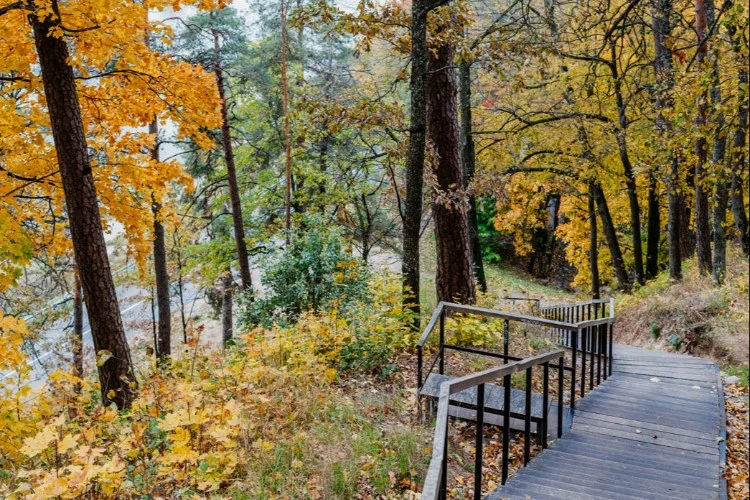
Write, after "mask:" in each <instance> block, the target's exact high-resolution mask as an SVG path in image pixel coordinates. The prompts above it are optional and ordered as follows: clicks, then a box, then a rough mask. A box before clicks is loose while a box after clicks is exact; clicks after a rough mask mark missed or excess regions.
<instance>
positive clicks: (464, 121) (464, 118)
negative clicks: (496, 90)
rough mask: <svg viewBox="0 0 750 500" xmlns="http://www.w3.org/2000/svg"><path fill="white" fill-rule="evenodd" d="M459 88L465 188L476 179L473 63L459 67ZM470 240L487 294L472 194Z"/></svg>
mask: <svg viewBox="0 0 750 500" xmlns="http://www.w3.org/2000/svg"><path fill="white" fill-rule="evenodd" d="M458 82H459V83H458V86H459V90H460V99H459V105H460V107H461V160H462V162H463V175H464V188H468V186H469V183H470V182H471V180H472V179H473V178H474V169H475V167H474V163H475V152H474V137H473V136H472V135H471V132H472V123H471V119H472V118H471V62H470V61H466V60H464V61H461V64H460V65H459V67H458ZM468 216H469V238H470V242H471V258H472V262H473V264H474V274H475V275H476V278H477V284H478V285H479V289H480V290H481V291H482V292H483V293H486V292H487V278H486V277H485V274H484V261H483V260H482V245H481V242H480V240H479V222H478V220H477V200H476V198H475V197H474V195H473V194H472V195H471V196H470V198H469V213H468Z"/></svg>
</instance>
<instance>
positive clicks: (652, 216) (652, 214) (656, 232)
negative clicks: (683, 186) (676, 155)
mask: <svg viewBox="0 0 750 500" xmlns="http://www.w3.org/2000/svg"><path fill="white" fill-rule="evenodd" d="M657 187H658V185H657V180H656V176H655V175H654V174H653V173H652V174H649V177H648V235H647V236H648V240H647V246H646V278H648V279H653V278H655V277H656V275H657V274H659V242H660V240H661V214H660V213H659V194H658V193H657Z"/></svg>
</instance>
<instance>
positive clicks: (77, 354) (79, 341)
mask: <svg viewBox="0 0 750 500" xmlns="http://www.w3.org/2000/svg"><path fill="white" fill-rule="evenodd" d="M72 344H73V349H72V350H73V375H74V376H76V377H78V378H83V291H82V290H81V278H80V276H79V274H78V266H73V342H72ZM77 389H78V390H80V386H79V387H77Z"/></svg>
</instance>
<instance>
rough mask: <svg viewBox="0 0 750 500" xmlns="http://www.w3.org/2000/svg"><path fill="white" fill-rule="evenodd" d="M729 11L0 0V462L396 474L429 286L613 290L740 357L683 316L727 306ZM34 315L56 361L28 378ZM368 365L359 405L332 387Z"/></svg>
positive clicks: (58, 483)
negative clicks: (202, 314)
mask: <svg viewBox="0 0 750 500" xmlns="http://www.w3.org/2000/svg"><path fill="white" fill-rule="evenodd" d="M747 16H748V4H747V1H746V0H744V1H743V0H739V1H734V0H724V1H723V2H722V3H721V4H716V3H715V2H714V1H713V0H695V1H694V2H684V1H679V0H628V1H616V2H610V1H604V0H578V1H575V2H569V1H558V0H501V1H494V0H493V1H481V2H480V1H466V0H454V1H452V2H449V1H446V0H413V1H412V2H411V3H401V2H372V1H364V0H363V1H361V2H357V3H353V4H351V5H350V4H344V3H337V2H327V1H325V0H321V1H306V0H298V1H297V2H289V1H288V0H280V1H275V0H268V1H266V0H258V1H251V2H247V3H240V4H237V5H234V6H233V5H229V4H226V3H225V2H223V1H210V0H202V1H200V2H194V1H190V0H186V1H180V0H175V1H172V2H166V1H163V0H152V1H148V2H147V1H145V0H144V1H143V2H138V1H132V0H40V1H33V0H29V1H24V0H19V1H10V0H0V234H2V235H3V237H2V238H0V351H2V352H3V353H4V357H3V359H2V360H0V370H2V376H3V378H2V382H1V383H0V403H2V407H1V408H0V423H2V426H3V429H4V431H3V433H2V434H0V495H2V496H9V495H16V496H19V497H21V496H24V495H35V496H39V497H45V496H76V495H83V494H93V495H97V494H101V495H121V496H128V495H139V494H147V493H148V492H151V491H155V489H159V490H160V491H163V492H164V493H163V494H164V495H167V496H171V495H176V494H184V495H188V496H189V495H192V494H196V495H203V494H207V492H211V491H229V492H230V493H231V492H235V493H236V492H240V491H251V492H252V493H251V496H253V495H257V496H263V495H264V494H265V495H273V494H277V493H279V492H281V491H293V492H295V494H298V495H299V496H306V495H309V496H312V497H315V496H316V494H317V495H322V496H324V497H327V496H330V494H332V493H331V492H333V493H335V495H337V496H341V497H350V496H351V495H352V494H354V492H356V491H359V490H360V488H365V490H366V491H368V492H371V493H372V494H373V495H375V494H391V493H393V492H394V491H395V492H399V493H400V494H404V495H406V494H407V493H405V492H409V491H412V490H413V491H418V484H419V481H420V477H421V474H422V472H423V469H424V463H423V462H424V457H423V455H424V453H423V451H424V447H423V442H424V429H415V428H414V427H413V426H411V424H410V422H411V417H410V411H411V409H413V401H412V402H410V399H409V398H410V396H409V395H408V391H406V390H405V387H406V386H407V385H408V384H407V382H406V380H408V377H410V376H412V375H413V374H411V373H410V370H413V367H410V364H409V361H408V360H409V353H410V352H411V349H412V348H413V345H414V342H415V340H416V338H417V337H418V336H419V328H420V325H424V323H425V321H426V318H429V316H428V313H430V312H431V309H432V307H433V306H434V304H436V303H437V302H438V301H451V302H461V303H477V304H480V305H484V306H488V307H498V304H500V303H501V302H502V298H503V297H504V296H507V295H508V294H509V293H512V292H518V291H522V292H524V293H526V294H527V295H532V296H534V295H536V296H540V297H541V298H548V299H557V298H562V297H572V296H574V295H577V296H579V297H582V296H588V297H597V298H598V297H600V296H607V295H616V296H617V297H618V301H621V303H623V304H627V305H629V307H632V310H633V311H635V312H633V313H632V314H631V315H630V316H629V317H628V316H625V319H624V320H623V321H624V323H623V325H626V326H628V327H632V328H631V330H632V331H629V332H628V333H626V335H630V334H632V335H634V336H638V334H637V333H635V332H636V331H637V332H640V331H641V329H645V328H649V329H650V335H651V336H652V340H653V341H654V342H656V343H662V344H665V343H666V346H664V347H667V348H672V349H675V350H680V349H682V350H685V349H691V350H692V351H691V352H697V353H703V354H711V355H714V356H715V357H718V358H720V359H725V358H728V359H730V360H731V361H732V363H740V365H742V363H743V361H744V365H745V368H741V367H740V368H737V369H739V370H740V372H742V370H743V369H744V373H745V375H744V377H745V379H746V373H747V368H746V360H743V359H742V356H737V355H736V354H735V355H733V353H732V351H736V352H741V353H746V351H747V346H746V344H744V345H743V344H741V343H740V344H738V345H739V347H736V346H733V344H732V342H734V341H731V342H729V343H725V344H722V345H723V346H724V347H722V349H724V350H723V351H721V352H719V350H717V349H714V346H713V345H709V343H708V342H706V341H705V340H706V337H705V332H706V327H705V324H708V323H710V321H713V320H711V319H709V320H706V318H712V317H713V316H720V317H722V318H723V317H725V316H726V317H727V318H730V319H728V320H727V321H728V323H727V324H726V325H723V326H721V327H720V329H723V330H722V331H725V332H730V333H732V332H733V333H736V332H737V331H739V332H740V333H742V332H746V331H747V325H746V323H747V321H746V320H747V315H746V312H744V313H743V312H741V309H742V308H743V305H746V304H747V294H748V288H747V283H746V281H747V271H746V268H747V259H748V252H749V251H750V235H749V234H750V233H749V232H748V205H749V203H748V177H749V175H750V172H749V169H748V90H749V89H748V60H749V59H748V52H749V50H748V44H749V39H750V35H749V34H748V22H747ZM113 241H116V242H117V243H113ZM728 262H730V264H729V265H728V264H727V263H728ZM122 270H128V272H127V273H125V274H127V276H128V277H127V280H128V281H127V283H125V282H124V281H123V280H122V279H121V278H122V275H121V274H120V272H121V271H122ZM518 276H521V277H522V278H518ZM509 277H510V278H509ZM519 280H520V281H522V282H523V284H522V285H521V286H517V282H518V281H519ZM743 281H744V284H743ZM681 282H683V283H682V285H680V283H681ZM670 286H671V287H672V288H670ZM125 287H130V288H127V290H132V289H136V290H138V291H139V293H141V292H142V293H143V294H145V295H146V296H148V301H149V303H150V307H151V314H152V320H151V322H150V324H149V325H148V326H147V327H146V331H147V332H148V334H149V335H151V338H152V340H151V341H150V342H148V343H147V344H148V345H146V346H142V345H141V344H138V347H137V348H134V345H133V339H132V338H131V337H130V335H131V333H132V332H131V330H132V328H131V327H130V326H129V325H128V324H127V323H126V322H125V321H124V320H123V315H124V312H123V310H124V309H125V307H124V306H123V305H122V295H123V294H124V293H125V292H126V291H127V290H126V288H125ZM676 287H677V288H676ZM679 287H682V288H679ZM196 290H197V291H198V293H200V294H201V296H202V297H203V296H205V299H204V300H205V302H206V304H207V306H208V309H209V310H210V311H211V312H210V314H211V315H212V316H214V317H215V318H216V321H217V323H218V324H219V336H220V337H221V340H220V342H218V346H213V348H207V347H206V346H205V345H204V344H205V341H204V342H203V343H202V342H201V334H202V332H203V329H204V328H205V324H203V322H202V321H201V319H200V318H198V316H197V315H195V314H192V313H191V308H190V305H189V302H190V301H189V300H188V296H190V295H193V294H194V293H195V291H196ZM670 290H671V291H670ZM686 291H694V293H692V294H691V295H688V296H687V297H686V296H685V293H686ZM657 294H661V295H660V296H661V297H663V300H665V301H670V300H671V301H672V302H674V301H686V302H688V301H690V300H694V301H695V303H696V304H697V305H696V307H693V308H692V309H689V308H688V307H685V309H682V308H678V309H677V311H679V312H680V314H677V313H671V314H673V315H672V316H669V314H667V313H666V312H664V311H666V310H667V309H669V307H668V306H669V305H670V304H669V303H668V304H666V305H665V304H664V303H662V304H661V305H660V304H659V303H658V302H657V299H651V297H654V296H655V295H657ZM670 294H671V295H670ZM728 297H729V298H728ZM652 300H653V301H652ZM58 303H63V304H62V306H60V307H58V305H59V304H58ZM50 305H51V306H52V307H48V306H50ZM745 309H746V307H745ZM644 311H645V313H647V314H651V315H653V316H654V318H653V319H652V318H650V317H649V320H648V321H649V324H648V325H645V324H643V322H644V321H646V320H645V319H643V315H644V314H643V313H644ZM696 311H698V312H696ZM683 312H684V315H683V314H682V313H683ZM662 313H663V314H662ZM690 314H693V316H689V315H690ZM743 314H744V315H743ZM678 316H679V317H678ZM62 317H65V318H67V317H72V318H73V319H72V322H71V325H70V328H69V330H70V332H69V333H66V335H65V336H64V337H62V338H59V339H56V340H55V343H54V344H53V345H50V342H49V339H47V338H45V332H46V331H47V330H48V328H50V325H51V324H53V323H54V322H55V321H58V320H59V319H60V318H62ZM675 318H677V319H675ZM681 318H683V319H684V318H689V319H684V320H683V319H681ZM742 321H744V322H745V325H744V326H741V324H742ZM727 325H728V326H727ZM737 325H740V326H739V327H738V326H737ZM714 326H715V327H716V328H719V327H717V326H716V325H714ZM462 328H463V327H462ZM743 328H744V330H743ZM662 330H664V332H663V333H662ZM84 332H87V333H84ZM464 333H465V339H466V340H468V341H469V342H475V341H480V340H478V339H483V338H484V337H485V336H490V335H494V334H495V333H493V332H492V331H490V330H488V329H487V328H485V327H483V326H482V325H481V324H476V323H472V322H471V321H469V322H468V323H467V325H466V326H465V332H464ZM87 335H90V340H87V338H88V337H87ZM673 337H675V338H673ZM89 344H91V346H89ZM717 345H718V344H717ZM39 346H45V348H46V349H47V350H48V353H49V355H52V354H54V357H55V363H54V364H55V367H57V368H60V369H59V370H55V371H52V372H50V373H49V374H48V375H47V376H46V381H45V382H44V384H43V385H44V387H43V388H42V389H41V390H39V389H37V388H35V387H32V385H33V384H32V383H31V382H32V379H33V373H32V372H33V367H32V365H33V363H34V362H35V361H34V358H36V359H38V358H39V357H40V356H39V349H40V347H39ZM87 346H88V347H87ZM221 346H223V347H224V349H216V347H221ZM141 347H143V348H141ZM543 347H544V346H541V345H540V346H537V348H538V349H542V348H543ZM45 355H47V354H45ZM363 377H364V382H362V380H363ZM378 377H386V378H387V379H388V380H389V381H390V382H389V383H388V384H386V386H387V387H388V388H389V389H388V390H386V391H385V392H387V393H388V396H387V397H386V398H385V399H382V398H375V399H377V401H375V402H372V401H369V400H368V403H369V406H367V407H368V408H369V407H372V408H374V409H373V410H372V411H373V412H375V413H377V415H376V416H373V415H371V414H369V413H365V414H362V413H361V412H359V406H360V405H358V403H360V402H361V401H362V400H361V399H360V396H361V394H359V392H357V394H356V395H354V396H353V395H352V394H351V392H350V390H351V389H352V386H353V384H355V382H357V381H359V382H362V383H364V384H365V386H366V387H369V386H368V385H367V384H374V385H373V389H374V390H376V389H375V387H377V382H373V380H375V381H377V380H378ZM389 377H390V378H389ZM745 385H747V382H746V381H745ZM357 391H358V390H357ZM368 397H369V396H368ZM282 401H283V402H284V404H280V403H281V402H282ZM293 406H296V407H298V408H305V410H300V411H299V412H292V413H290V412H289V408H290V407H293ZM389 409H390V410H389ZM389 412H390V413H389ZM312 422H318V423H319V424H320V423H321V422H322V423H323V424H325V423H327V424H328V425H329V427H331V426H333V427H336V431H335V432H334V431H332V430H331V428H329V427H326V426H325V425H323V424H320V425H312ZM373 422H375V424H374V423H373ZM384 422H385V424H387V425H388V426H390V427H389V428H390V429H391V430H393V431H394V434H393V435H386V436H381V435H380V434H378V433H379V432H381V430H380V427H379V426H380V425H382V424H383V423H384ZM274 433H275V434H274ZM326 433H330V435H329V436H328V439H330V441H327V440H326V439H327V438H326ZM349 433H355V434H356V435H357V436H358V438H357V439H361V441H362V442H359V441H357V443H359V444H357V443H355V445H352V446H354V448H351V449H348V450H349V451H348V452H347V453H349V455H351V456H349V455H347V457H346V459H344V458H341V457H336V456H329V457H328V458H327V459H326V460H323V461H321V463H319V464H318V463H315V460H314V457H315V456H316V450H315V446H318V447H320V448H321V449H322V448H326V446H328V447H335V443H336V440H337V439H338V440H339V441H342V440H345V439H346V438H345V436H347V435H348V434H349ZM368 433H370V434H368ZM275 435H278V437H271V436H275ZM308 440H311V441H312V442H313V443H316V444H315V445H307V444H306V443H307V441H308ZM357 446H361V448H357ZM326 449H327V448H326ZM239 450H242V451H241V452H240V451H239ZM745 456H746V455H745ZM352 457H354V458H352ZM367 457H369V458H367ZM350 459H351V460H350ZM347 460H349V461H347ZM745 460H746V458H745ZM351 461H353V463H350V462H351ZM368 464H369V465H368ZM357 470H360V472H359V473H357ZM362 470H363V471H364V475H365V477H364V478H363V476H362ZM394 471H395V472H394ZM391 473H393V474H391ZM315 492H317V493H315Z"/></svg>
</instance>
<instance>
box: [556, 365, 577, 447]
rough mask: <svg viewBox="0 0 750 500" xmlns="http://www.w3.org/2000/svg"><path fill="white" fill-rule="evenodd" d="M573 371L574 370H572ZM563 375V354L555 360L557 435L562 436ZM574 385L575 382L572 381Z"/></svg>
mask: <svg viewBox="0 0 750 500" xmlns="http://www.w3.org/2000/svg"><path fill="white" fill-rule="evenodd" d="M574 373H575V372H574ZM564 377H565V356H560V359H558V360H557V437H558V438H561V437H562V431H563V429H562V426H563V390H564V388H563V378H564ZM573 385H574V386H575V383H573Z"/></svg>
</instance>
